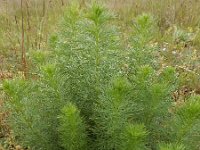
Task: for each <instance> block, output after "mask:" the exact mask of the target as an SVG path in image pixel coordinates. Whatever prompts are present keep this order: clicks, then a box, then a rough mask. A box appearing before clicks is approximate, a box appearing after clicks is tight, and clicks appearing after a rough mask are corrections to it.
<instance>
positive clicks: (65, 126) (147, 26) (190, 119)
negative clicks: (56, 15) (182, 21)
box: [3, 3, 200, 150]
mask: <svg viewBox="0 0 200 150" xmlns="http://www.w3.org/2000/svg"><path fill="white" fill-rule="evenodd" d="M116 19H117V18H116V16H115V15H113V14H111V13H110V12H109V11H108V10H106V9H105V8H104V7H102V6H101V5H99V4H97V3H94V4H92V5H91V6H88V7H87V8H84V9H81V10H80V7H79V6H78V5H77V4H71V5H70V6H69V7H68V8H67V10H66V13H65V16H64V17H63V19H62V20H61V23H60V24H59V26H60V32H58V34H55V35H54V36H53V37H52V39H51V40H50V41H51V45H52V50H51V52H50V53H51V55H49V56H50V57H51V58H50V59H43V54H42V53H36V54H35V55H34V56H35V58H32V60H33V62H34V60H37V59H39V60H40V61H41V62H40V63H38V64H37V68H38V69H37V76H38V77H37V79H29V80H24V79H19V78H16V79H14V80H11V81H5V82H4V84H3V88H4V91H5V95H6V97H7V101H6V105H5V108H6V109H9V110H10V112H11V114H10V117H9V120H8V123H9V124H10V126H11V129H12V131H13V134H14V136H15V139H16V141H18V142H19V143H20V144H22V145H23V146H24V147H30V149H36V150H38V149H42V150H55V149H56V150H59V149H66V150H80V149H81V150H84V149H87V150H90V149H91V150H147V149H149V150H150V149H152V150H168V149H170V150H171V149H174V150H184V149H186V150H187V149H188V150H189V149H194V150H197V149H198V148H199V146H200V145H199V141H198V139H199V138H200V137H199V134H195V131H198V130H199V121H200V118H199V115H200V98H199V97H198V96H194V97H191V98H190V99H189V100H188V102H187V103H185V104H183V105H180V106H179V105H175V104H174V102H173V99H172V97H171V93H172V92H173V91H174V90H175V89H176V87H177V85H178V83H177V81H178V76H177V73H176V71H175V69H174V68H173V67H165V68H162V69H160V70H158V69H157V67H156V65H155V52H156V50H157V47H152V46H150V43H151V41H152V37H151V34H152V31H154V30H152V29H155V31H156V28H157V27H156V24H154V19H153V17H152V16H150V15H146V14H145V15H141V16H139V17H138V18H137V19H136V22H135V24H134V26H133V30H134V33H137V34H132V35H130V37H129V39H130V40H129V41H130V43H129V45H130V46H129V47H123V44H122V41H123V40H122V37H121V34H120V28H119V27H117V26H116V25H115V20H116ZM136 29H137V30H136ZM146 34H148V35H146ZM146 36H147V37H146ZM147 54H149V55H147ZM149 60H150V61H149ZM42 61H44V62H42ZM198 133H199V131H198Z"/></svg>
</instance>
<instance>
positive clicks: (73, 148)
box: [59, 103, 87, 150]
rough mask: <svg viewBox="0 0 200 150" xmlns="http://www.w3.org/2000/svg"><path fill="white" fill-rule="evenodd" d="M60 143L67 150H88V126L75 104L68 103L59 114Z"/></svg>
mask: <svg viewBox="0 0 200 150" xmlns="http://www.w3.org/2000/svg"><path fill="white" fill-rule="evenodd" d="M59 120H60V126H59V135H60V139H61V140H60V143H61V145H62V147H63V148H64V149H66V150H80V149H81V150H87V147H86V146H87V135H86V127H85V125H84V123H83V121H82V118H81V117H80V112H79V110H78V109H77V108H76V106H74V105H73V104H71V103H69V104H67V105H66V106H65V107H64V108H63V109H62V111H61V115H60V116H59Z"/></svg>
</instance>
